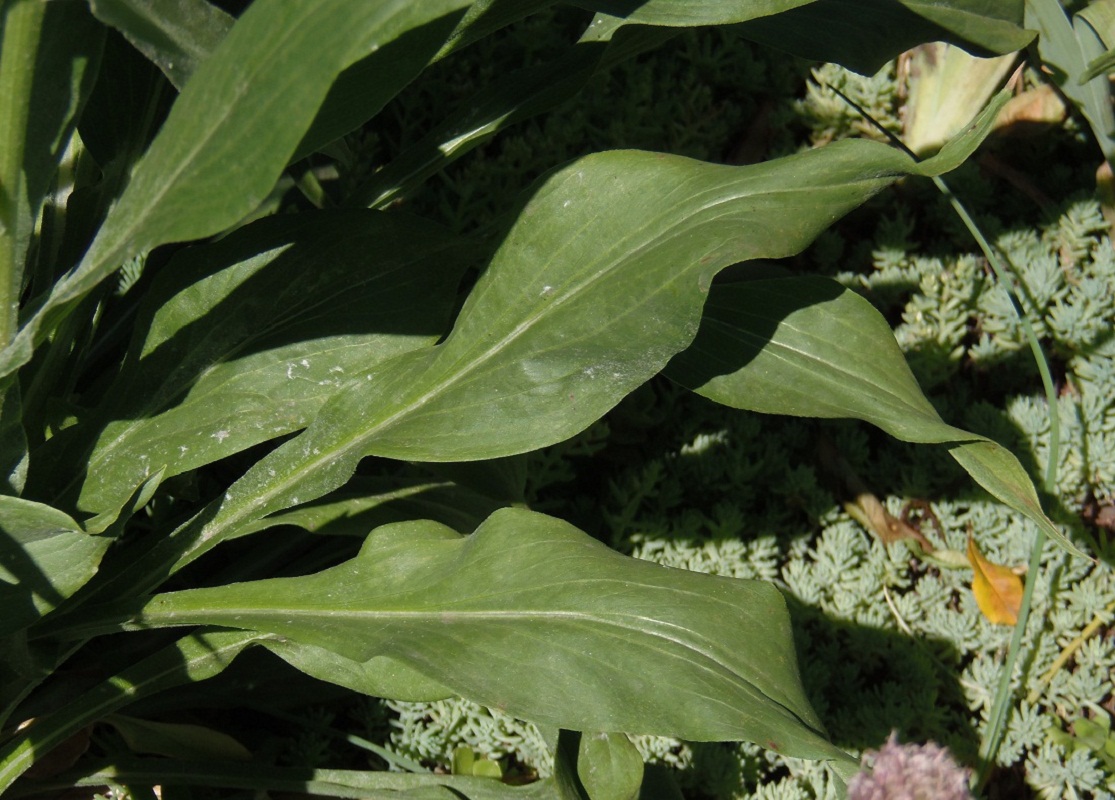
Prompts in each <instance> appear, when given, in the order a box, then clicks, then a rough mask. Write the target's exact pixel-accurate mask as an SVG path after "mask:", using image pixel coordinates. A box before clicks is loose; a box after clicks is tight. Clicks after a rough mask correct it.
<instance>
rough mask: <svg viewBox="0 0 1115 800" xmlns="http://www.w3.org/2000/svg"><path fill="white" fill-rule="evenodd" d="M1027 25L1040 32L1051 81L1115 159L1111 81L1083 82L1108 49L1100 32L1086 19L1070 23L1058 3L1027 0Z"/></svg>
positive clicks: (1040, 47)
mask: <svg viewBox="0 0 1115 800" xmlns="http://www.w3.org/2000/svg"><path fill="white" fill-rule="evenodd" d="M1026 25H1027V26H1028V27H1030V28H1034V29H1035V30H1037V31H1038V33H1039V36H1038V52H1039V53H1040V55H1041V59H1042V62H1043V63H1044V65H1045V66H1046V67H1049V68H1050V72H1051V78H1052V79H1053V81H1054V82H1055V83H1056V84H1057V86H1058V88H1060V89H1061V91H1062V92H1064V93H1065V95H1066V96H1067V97H1068V98H1069V99H1070V100H1071V101H1072V102H1073V104H1074V105H1075V106H1076V107H1077V108H1078V109H1079V110H1080V113H1081V114H1083V115H1084V118H1085V119H1086V120H1088V124H1089V126H1090V127H1091V129H1092V134H1093V135H1094V136H1095V137H1096V141H1097V142H1098V144H1099V146H1100V149H1101V150H1102V151H1103V154H1104V157H1105V158H1106V159H1107V160H1108V161H1112V160H1115V111H1113V110H1112V108H1111V88H1110V86H1109V85H1108V83H1107V78H1106V77H1105V76H1102V75H1100V76H1097V77H1095V78H1092V79H1091V80H1090V81H1088V82H1087V83H1084V84H1081V83H1080V77H1081V76H1082V75H1084V74H1085V73H1086V72H1087V69H1088V63H1089V62H1090V61H1092V60H1093V59H1095V58H1097V57H1099V56H1100V55H1102V54H1103V52H1104V50H1105V49H1107V48H1106V47H1105V46H1104V45H1103V43H1102V41H1101V39H1100V36H1099V33H1098V31H1097V30H1096V29H1095V28H1093V27H1092V26H1091V25H1090V24H1088V23H1087V20H1086V19H1084V18H1080V17H1078V21H1077V24H1076V25H1075V26H1074V25H1073V24H1072V23H1070V22H1069V20H1068V17H1066V16H1065V10H1064V8H1062V6H1061V4H1060V3H1059V2H1058V0H1026ZM1112 44H1115V43H1112ZM1108 46H1110V45H1108Z"/></svg>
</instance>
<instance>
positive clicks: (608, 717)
mask: <svg viewBox="0 0 1115 800" xmlns="http://www.w3.org/2000/svg"><path fill="white" fill-rule="evenodd" d="M137 621H138V623H139V624H141V625H151V626H166V625H182V624H198V623H201V624H207V623H213V624H217V625H227V626H231V627H244V628H252V629H255V630H262V631H267V632H270V633H275V634H278V635H279V636H282V637H284V638H288V639H291V640H292V641H297V642H300V643H303V644H308V645H312V646H315V647H321V648H324V649H327V650H329V651H332V652H335V653H337V654H339V655H341V656H343V657H344V658H347V659H351V660H354V661H360V662H365V661H368V660H369V659H371V658H374V657H376V656H388V657H389V658H393V659H396V660H398V661H400V662H402V663H404V664H406V665H408V666H410V667H413V668H414V669H417V670H418V671H420V672H422V673H423V674H425V675H426V676H427V677H429V678H430V679H432V680H434V681H437V682H438V683H441V684H442V685H444V686H446V687H447V688H449V689H450V690H452V691H454V692H456V693H458V694H460V695H462V696H464V697H468V698H470V699H473V700H475V701H477V702H480V703H483V704H484V705H488V706H493V707H496V708H500V709H502V710H504V711H506V712H508V713H510V714H514V715H517V716H521V717H524V718H527V719H531V720H534V721H537V722H540V723H543V724H551V725H556V726H559V727H565V728H572V729H578V730H616V731H618V730H622V731H631V732H636V733H657V734H663V735H672V736H678V737H682V738H686V739H694V740H721V739H746V740H749V741H755V742H759V743H761V744H762V745H763V746H765V747H768V748H771V749H774V750H777V751H779V752H784V753H786V754H789V755H796V756H800V757H808V758H828V759H832V758H842V757H844V756H843V754H842V753H841V752H840V751H839V750H838V749H836V748H835V747H833V746H832V745H831V744H829V743H828V742H827V741H826V739H825V738H824V736H823V734H822V732H821V731H822V727H821V723H820V721H819V720H818V719H817V717H816V715H815V714H814V712H813V710H812V709H811V708H810V707H809V703H808V701H807V700H806V698H805V694H804V691H803V690H802V687H801V683H800V679H799V678H798V674H797V669H796V666H795V664H796V660H795V655H794V648H793V641H792V636H791V633H790V627H789V616H788V614H787V612H786V607H785V601H784V600H783V598H782V596H781V594H779V592H778V591H777V590H776V589H775V588H774V587H773V586H771V585H769V584H766V583H763V582H759V581H740V580H730V579H725V578H717V577H712V576H708V575H702V574H699V573H691V572H685V571H682V570H672V569H668V568H664V567H660V566H658V565H655V564H651V563H649V562H643V561H638V560H635V559H630V558H626V557H624V556H621V555H619V554H618V553H615V552H614V551H612V550H609V549H608V548H607V547H605V546H604V545H602V544H600V543H599V542H597V541H596V540H594V539H592V538H591V537H589V536H587V535H586V534H584V533H582V532H581V531H579V530H577V529H576V528H573V527H572V526H570V525H568V524H567V523H565V522H562V521H560V520H557V519H554V518H552V517H547V516H545V515H542V514H536V513H533V512H529V511H524V510H521V509H503V510H501V511H497V512H496V513H495V514H493V515H492V516H491V517H489V518H488V520H487V521H486V522H485V523H484V524H483V525H481V526H480V528H479V529H477V531H476V533H474V534H473V535H472V536H469V537H460V536H458V535H457V534H455V533H454V532H453V531H451V530H450V529H448V528H445V527H444V526H441V525H437V524H436V523H430V522H414V523H400V524H396V525H389V526H386V527H384V528H380V529H379V530H377V531H375V532H374V533H373V534H372V535H371V536H370V537H369V538H368V540H367V542H366V543H365V546H364V548H363V549H362V550H361V552H360V554H359V555H358V556H357V558H355V559H354V560H352V561H349V562H347V563H345V564H342V565H340V566H338V567H335V568H333V569H329V570H326V571H324V572H321V573H318V574H316V575H310V576H306V577H300V578H286V579H273V580H264V581H255V582H250V583H241V584H235V585H232V586H225V587H216V588H211V589H197V590H192V591H184V592H174V593H170V594H164V595H159V596H157V597H156V598H154V599H153V600H151V601H150V602H149V603H148V604H147V605H146V606H145V608H144V610H143V612H142V613H141V614H140V615H139V617H138V619H137ZM663 687H668V690H667V691H663Z"/></svg>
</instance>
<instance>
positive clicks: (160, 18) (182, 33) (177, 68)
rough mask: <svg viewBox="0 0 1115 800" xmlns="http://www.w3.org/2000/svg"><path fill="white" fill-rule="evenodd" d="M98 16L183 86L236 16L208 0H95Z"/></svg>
mask: <svg viewBox="0 0 1115 800" xmlns="http://www.w3.org/2000/svg"><path fill="white" fill-rule="evenodd" d="M89 7H90V8H91V9H92V11H93V13H94V14H95V15H96V17H97V19H99V20H100V21H101V22H103V23H105V24H106V25H111V26H112V27H114V28H116V29H117V30H119V31H120V32H121V33H122V34H124V38H126V39H127V40H128V41H129V42H131V43H132V44H133V45H134V46H135V48H136V49H137V50H139V51H140V52H141V53H143V54H144V55H145V56H147V58H149V59H150V60H151V61H152V62H153V63H154V64H155V65H156V66H157V67H158V68H159V69H160V70H162V72H163V74H164V75H166V76H167V79H168V80H170V82H171V83H173V84H174V86H175V88H176V89H178V90H179V91H181V90H182V88H183V87H184V86H185V85H186V82H187V81H188V80H189V79H190V76H191V75H193V74H194V72H195V71H196V70H197V68H198V65H199V64H201V63H202V62H203V61H205V59H207V58H208V57H209V56H210V55H212V53H213V51H214V50H216V49H217V46H218V45H219V44H220V43H221V42H222V41H223V40H224V38H225V36H226V35H228V32H229V30H230V29H231V28H232V23H233V22H235V19H233V17H232V16H231V15H229V14H228V13H226V12H225V11H222V10H221V9H220V8H218V7H217V6H215V5H213V4H212V3H210V2H208V0H170V2H168V1H167V0H162V2H160V3H159V4H158V5H153V4H152V3H150V2H146V0H90V2H89Z"/></svg>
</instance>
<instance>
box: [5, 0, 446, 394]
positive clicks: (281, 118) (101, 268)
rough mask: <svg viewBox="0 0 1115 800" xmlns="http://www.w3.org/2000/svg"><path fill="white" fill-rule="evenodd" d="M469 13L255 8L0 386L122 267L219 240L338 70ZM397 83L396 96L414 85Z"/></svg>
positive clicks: (212, 62) (279, 166) (23, 339)
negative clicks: (162, 248) (170, 249)
mask: <svg viewBox="0 0 1115 800" xmlns="http://www.w3.org/2000/svg"><path fill="white" fill-rule="evenodd" d="M464 3H465V0H438V1H437V2H424V3H413V2H410V0H391V2H382V3H369V2H366V1H365V0H286V1H285V2H281V3H253V4H252V5H251V6H250V7H249V8H248V10H247V11H245V12H244V14H243V15H242V16H241V17H240V18H239V19H238V20H237V22H236V24H235V25H233V27H232V30H231V31H230V32H229V33H228V35H227V36H226V37H225V38H224V40H223V41H222V42H221V44H220V46H219V47H218V48H217V49H216V51H215V52H214V53H213V54H212V56H210V57H209V58H208V59H206V60H205V61H204V62H202V63H201V64H200V65H199V66H198V68H197V70H196V71H195V72H194V73H193V76H192V77H191V78H190V80H189V83H188V84H187V85H186V87H185V89H184V90H183V91H182V94H181V95H180V96H179V98H178V100H177V102H176V103H175V104H174V107H173V108H172V109H171V112H170V116H169V117H168V118H167V121H166V122H165V123H164V125H163V127H162V129H161V130H160V131H159V135H158V136H157V137H156V138H155V141H154V142H153V143H152V144H151V147H150V148H149V149H148V151H147V153H146V154H145V155H144V156H143V158H142V159H141V160H140V161H139V163H137V164H136V166H135V169H134V171H133V173H132V176H131V181H130V182H129V184H128V187H127V189H126V190H125V191H124V193H123V195H122V196H121V197H120V199H119V201H118V202H117V203H116V205H115V206H114V207H113V209H112V211H111V213H110V214H109V216H108V218H107V219H106V220H105V223H104V225H103V226H102V227H101V229H100V232H99V233H98V235H97V238H96V239H95V240H94V242H93V244H92V245H91V246H90V247H89V250H88V251H87V252H86V254H85V257H84V259H83V260H82V262H81V264H79V265H78V266H77V267H76V268H75V269H74V270H73V271H72V272H70V273H69V274H68V275H67V276H66V277H65V278H63V279H62V280H61V281H60V282H59V283H58V284H57V285H56V286H55V287H54V289H53V291H52V292H51V294H50V296H49V297H48V298H46V299H45V300H44V301H42V304H41V305H40V306H39V307H38V308H37V309H36V310H35V313H34V314H33V315H32V316H31V317H30V319H29V320H28V321H27V324H26V325H24V327H23V328H22V329H21V330H20V332H19V334H18V335H17V337H16V338H15V340H13V341H12V343H11V344H10V345H9V346H8V347H7V348H5V350H4V351H2V352H0V376H2V375H6V374H8V373H9V372H11V371H12V370H13V369H16V368H17V367H19V366H20V365H21V364H23V363H25V362H26V361H27V360H28V359H29V358H30V357H31V352H32V348H33V347H34V345H35V344H36V343H37V342H39V341H41V340H42V338H43V336H45V335H46V334H47V333H48V332H49V330H50V328H51V325H52V324H55V322H56V321H57V320H58V319H60V318H61V317H62V316H64V315H65V314H66V313H68V310H69V309H71V308H72V306H73V304H74V303H76V302H77V301H79V300H80V299H81V298H82V297H84V296H85V295H86V294H87V293H88V292H89V291H90V290H91V289H92V288H93V287H94V286H96V285H97V284H98V283H99V282H100V281H101V280H103V279H104V278H105V277H106V276H107V275H109V274H110V273H111V272H113V271H114V270H115V269H117V268H118V267H119V266H120V264H121V263H122V262H124V261H125V260H127V259H128V258H130V257H132V256H133V255H136V254H138V253H142V252H145V251H147V250H150V249H151V248H153V247H155V246H157V245H160V244H164V243H166V242H177V241H186V240H190V239H196V238H199V237H202V236H208V235H210V234H213V233H217V232H219V231H221V230H223V229H225V228H227V227H228V226H230V225H233V224H234V223H236V222H238V221H239V220H241V219H242V218H243V217H244V216H246V215H247V214H248V213H249V212H251V211H252V210H253V209H254V208H255V207H256V206H257V205H258V204H259V203H260V201H262V200H263V198H264V197H266V195H267V193H268V192H269V191H270V190H271V188H272V186H273V185H274V183H275V181H276V179H277V178H278V177H279V174H280V173H281V172H282V170H283V168H284V167H285V166H286V164H287V162H288V159H289V158H290V157H291V155H292V154H293V152H294V150H295V148H296V147H297V146H298V144H299V141H300V140H301V139H302V137H303V135H304V134H305V133H306V131H307V129H308V128H309V126H310V123H311V122H312V120H313V118H314V115H315V113H316V111H317V109H318V108H319V107H320V106H321V103H322V101H323V99H324V98H325V95H326V92H328V91H329V89H330V87H331V86H332V85H333V82H334V80H335V79H336V77H337V74H338V73H339V72H340V71H341V70H342V69H344V68H345V67H346V66H348V65H349V64H351V63H352V62H353V61H355V60H357V59H359V58H360V57H361V56H363V55H364V54H365V53H367V52H368V51H369V50H373V49H375V48H376V47H380V46H383V45H385V44H387V43H388V42H390V41H392V40H394V39H395V38H397V37H399V36H401V35H403V34H404V33H405V32H407V31H409V30H412V29H414V28H416V27H418V26H420V25H422V24H425V23H428V22H429V21H431V20H433V19H437V18H440V17H442V16H444V15H446V14H451V13H459V8H460V6H461V5H463V4H464ZM392 77H393V78H394V79H396V80H397V81H401V83H396V84H395V86H394V89H393V91H397V90H398V89H399V88H401V87H402V86H403V85H405V83H406V82H407V81H409V80H410V78H411V77H413V76H412V75H409V74H407V75H393V76H392ZM381 88H382V87H381Z"/></svg>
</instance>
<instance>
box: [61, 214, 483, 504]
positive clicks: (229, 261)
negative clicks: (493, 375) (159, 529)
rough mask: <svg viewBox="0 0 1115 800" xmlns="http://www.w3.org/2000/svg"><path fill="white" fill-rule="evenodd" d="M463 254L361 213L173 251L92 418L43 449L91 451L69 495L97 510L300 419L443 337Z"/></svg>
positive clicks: (407, 221) (279, 225)
mask: <svg viewBox="0 0 1115 800" xmlns="http://www.w3.org/2000/svg"><path fill="white" fill-rule="evenodd" d="M469 253H470V250H469V248H467V247H465V246H463V245H462V243H461V242H460V241H459V240H457V239H456V238H455V237H452V236H451V235H450V234H449V233H448V232H447V231H445V230H443V229H442V228H439V227H438V226H436V225H433V224H431V223H426V222H424V221H422V220H420V219H417V218H410V217H406V216H404V215H398V214H395V215H387V214H381V213H376V212H370V211H331V212H317V213H309V214H299V215H297V216H295V217H287V216H282V217H273V218H269V219H264V220H260V221H259V222H257V223H255V224H253V225H250V226H248V227H246V228H242V229H241V230H239V231H237V232H236V233H234V234H233V235H231V236H229V237H227V238H225V239H223V240H221V241H220V242H217V243H214V244H211V245H206V246H199V247H194V248H191V249H189V250H187V251H184V252H183V253H181V254H180V255H179V256H177V257H176V258H175V259H174V260H173V261H172V263H171V264H170V265H168V267H167V269H166V270H165V271H164V273H163V276H161V277H165V280H161V281H159V282H157V283H156V285H155V286H154V287H153V288H152V290H151V292H150V294H149V296H148V297H147V298H145V301H144V306H143V309H142V310H141V312H140V320H139V324H138V326H137V330H138V334H137V337H136V341H135V342H134V343H133V345H132V348H131V350H130V352H129V361H128V364H127V365H126V367H125V370H124V372H123V374H122V375H121V377H120V379H119V380H118V381H117V382H116V383H115V386H114V391H113V392H112V393H111V394H110V395H109V397H108V398H107V399H106V400H105V401H104V403H102V408H101V410H100V412H99V413H98V414H97V415H95V416H94V418H93V419H91V420H90V421H88V422H86V423H84V424H83V425H81V426H78V428H76V429H72V430H68V431H66V432H65V435H64V436H62V437H60V443H58V444H55V445H54V446H50V445H48V447H47V448H46V449H45V452H44V454H43V457H45V458H54V459H56V460H57V459H62V460H65V461H74V460H75V459H80V460H83V461H87V462H88V464H89V467H88V469H87V475H88V477H87V478H86V481H85V483H84V485H83V486H82V488H81V496H80V499H79V503H78V505H79V507H80V508H81V509H82V510H83V511H87V512H91V513H99V512H102V511H104V510H106V509H108V508H113V507H116V506H118V505H119V503H120V502H121V501H122V500H123V499H124V498H126V497H127V495H128V494H129V493H130V492H131V490H132V487H134V485H135V484H136V483H137V482H138V481H141V480H143V479H144V478H145V477H146V476H147V475H149V474H152V473H154V472H155V471H158V470H159V469H163V468H165V469H166V473H165V477H171V476H173V475H177V474H180V473H183V472H186V471H188V470H191V469H194V468H196V467H199V466H202V465H204V464H208V463H211V462H213V461H216V460H218V459H220V458H224V457H225V456H228V455H231V454H233V453H236V452H239V451H241V450H244V449H245V448H247V447H250V446H252V445H255V444H258V443H259V442H262V441H266V440H268V439H272V438H275V437H278V436H282V435H285V434H287V433H290V432H291V431H295V430H298V429H300V428H303V427H305V426H306V425H307V424H309V422H310V421H311V420H312V419H313V418H314V416H315V415H316V414H317V412H318V410H319V409H320V408H321V407H322V405H323V404H324V403H325V402H326V400H328V398H329V397H331V396H332V395H333V394H334V393H336V392H337V391H338V389H339V387H341V386H343V385H344V384H345V383H346V382H347V381H348V380H350V379H351V378H352V376H354V375H359V374H363V373H365V372H367V371H368V370H370V369H372V368H373V367H374V366H375V365H376V364H378V363H380V362H383V361H385V360H387V359H389V358H392V357H394V356H397V355H399V354H400V353H404V352H406V351H408V350H412V349H415V348H418V347H424V346H427V345H430V344H433V343H434V341H436V340H437V339H438V338H439V337H440V336H442V335H444V333H445V328H446V326H447V324H448V322H449V314H450V311H451V309H452V305H453V303H454V301H455V298H456V290H457V284H458V281H459V280H460V276H461V274H462V273H463V272H464V270H465V268H466V266H467V264H468V256H469ZM92 436H95V437H96V438H95V444H94V445H93V448H92V452H91V453H89V454H88V455H87V454H86V452H85V451H81V452H79V453H75V452H74V451H75V450H80V449H81V445H82V443H83V441H85V442H87V441H88V440H89V439H90V438H91V437H92ZM71 442H72V443H71ZM67 443H71V444H69V447H68V450H67V451H66V452H67V455H66V456H59V455H58V452H59V448H60V447H61V446H62V445H63V444H67ZM86 446H88V444H86Z"/></svg>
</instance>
